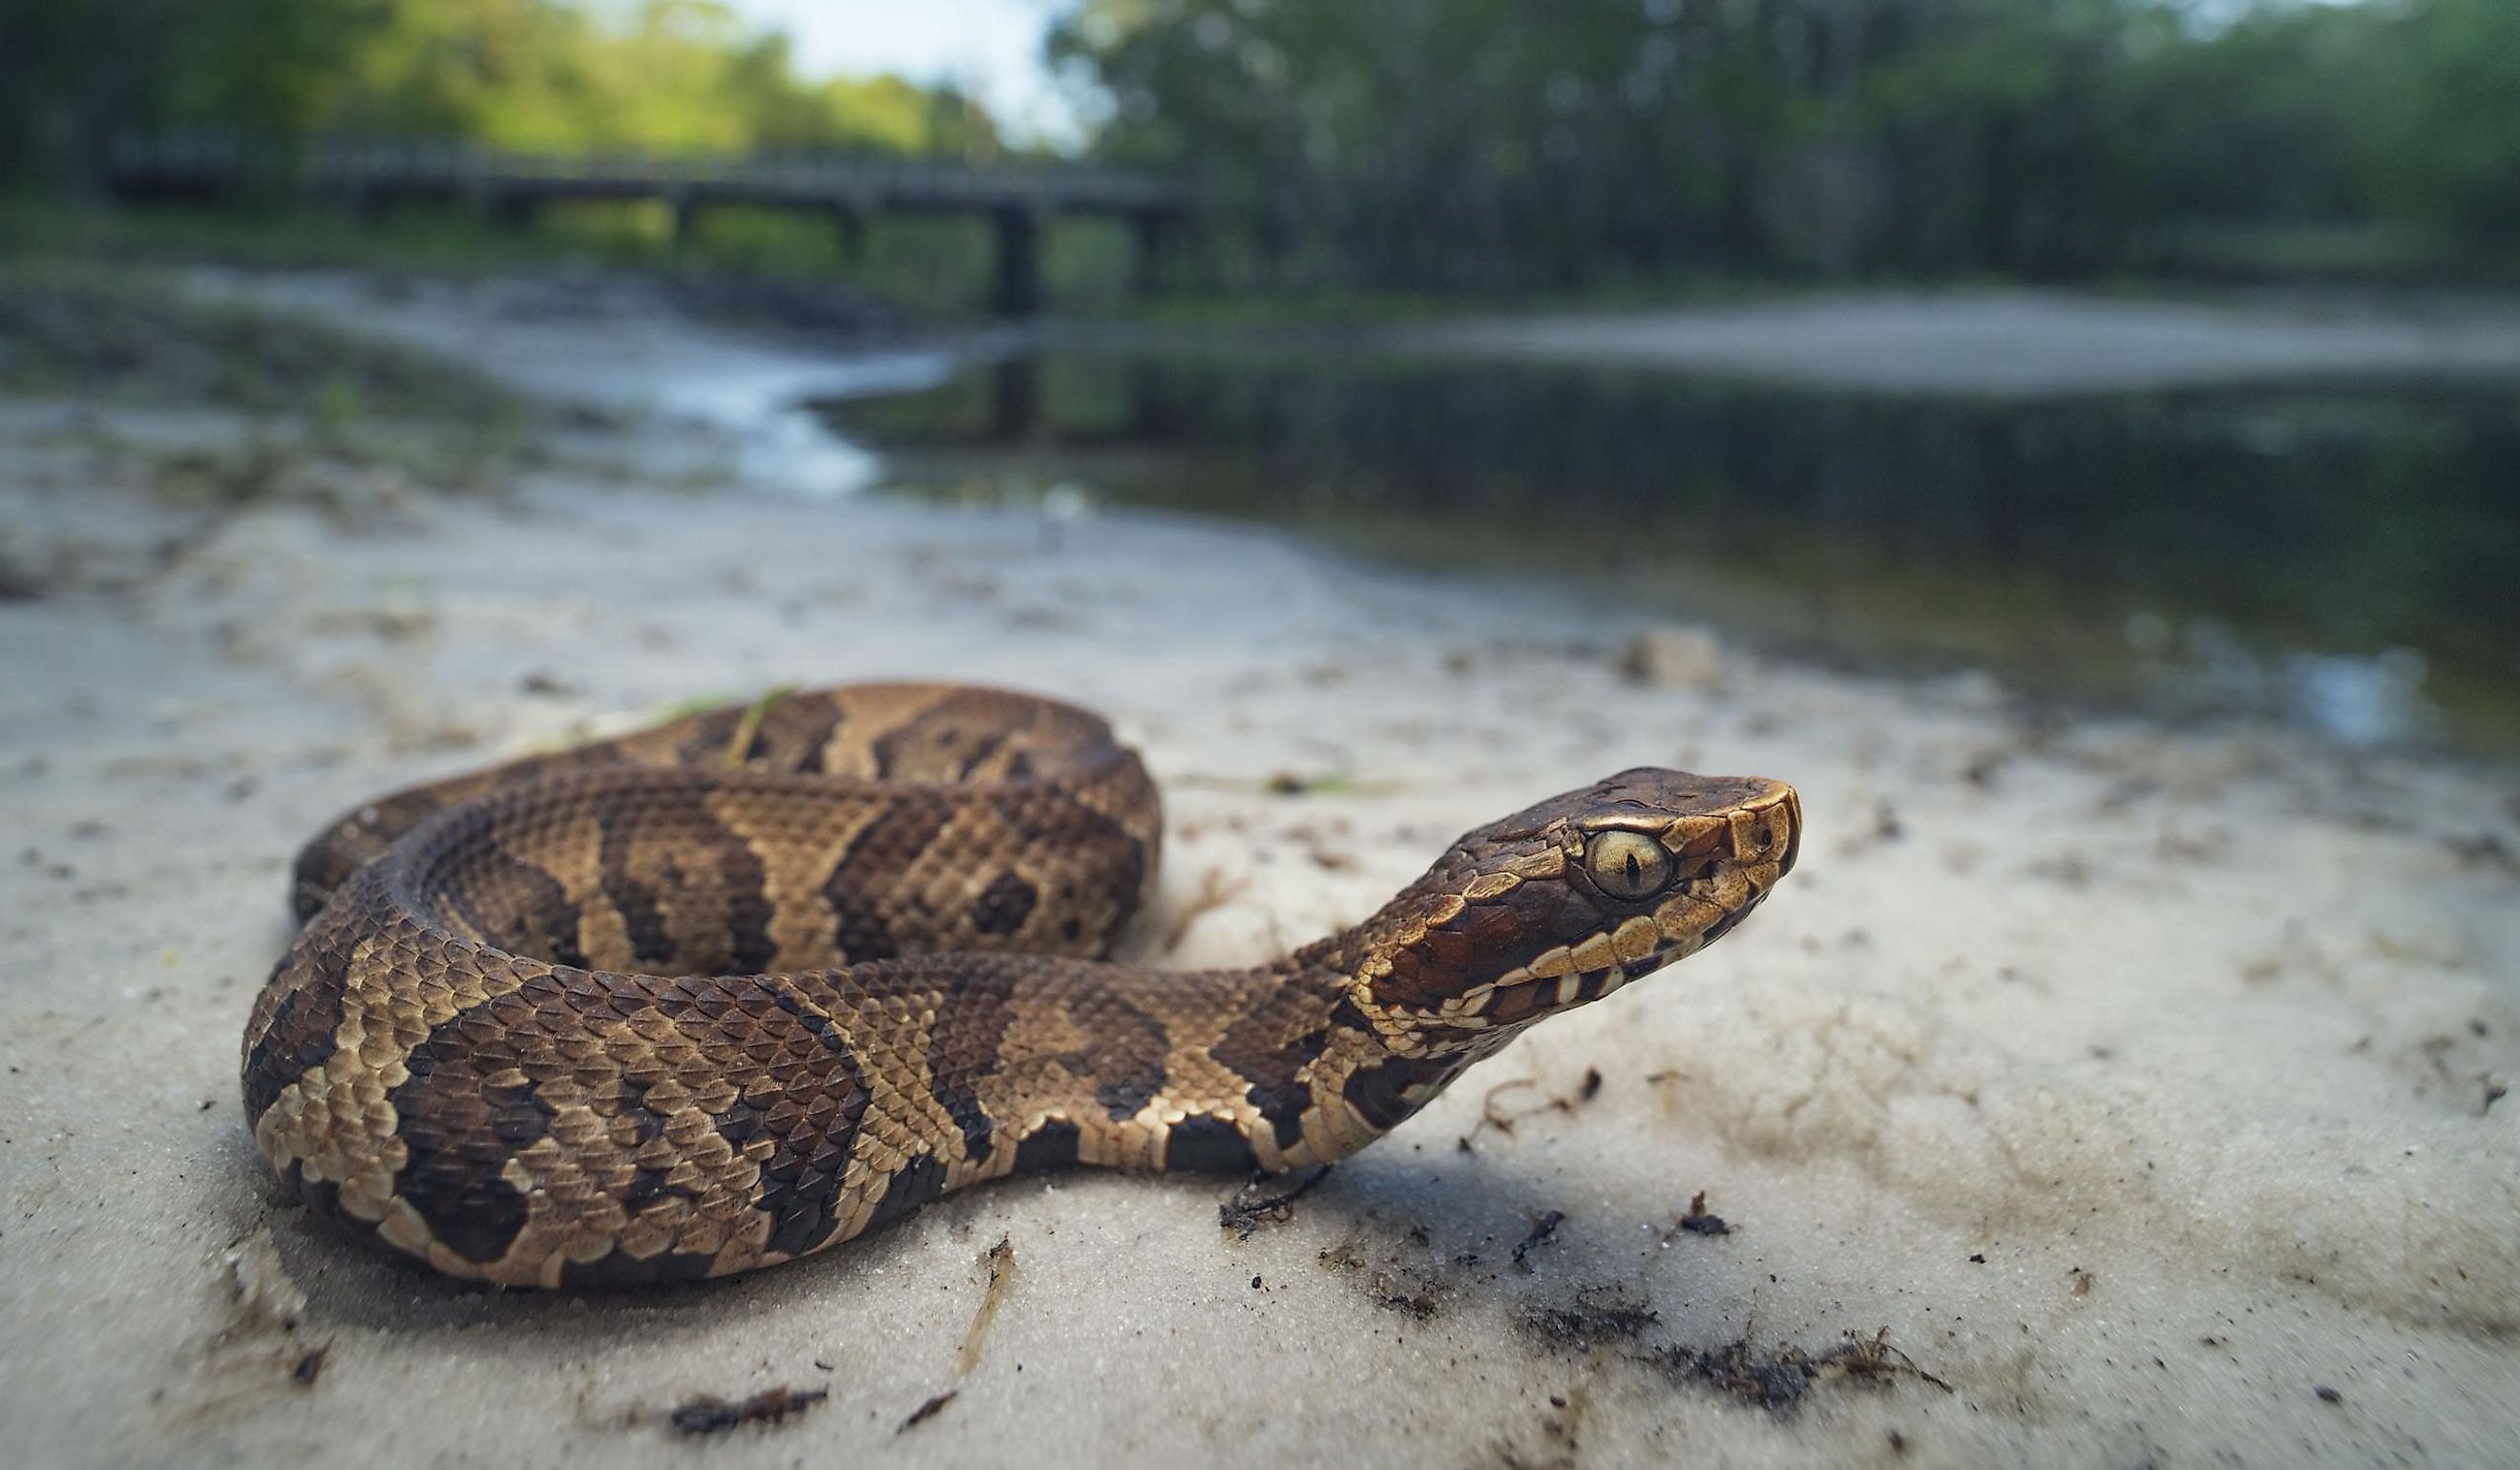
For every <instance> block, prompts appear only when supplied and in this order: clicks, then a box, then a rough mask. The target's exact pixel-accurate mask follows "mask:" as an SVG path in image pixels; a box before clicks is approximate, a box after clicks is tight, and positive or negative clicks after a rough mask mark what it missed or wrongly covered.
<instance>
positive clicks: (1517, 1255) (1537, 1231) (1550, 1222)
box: [1513, 1210, 1566, 1270]
mask: <svg viewBox="0 0 2520 1470" xmlns="http://www.w3.org/2000/svg"><path fill="white" fill-rule="evenodd" d="M1565 1221H1566V1212H1565V1211H1563V1210H1552V1211H1550V1212H1548V1213H1547V1214H1545V1215H1543V1216H1541V1217H1540V1218H1539V1219H1538V1220H1535V1221H1533V1222H1532V1223H1531V1233H1530V1234H1528V1235H1525V1236H1523V1237H1522V1240H1521V1242H1520V1243H1519V1244H1517V1245H1515V1246H1514V1248H1513V1264H1514V1265H1516V1266H1520V1267H1523V1268H1524V1269H1525V1270H1529V1269H1530V1268H1529V1266H1528V1264H1527V1263H1526V1262H1525V1261H1524V1260H1523V1258H1524V1257H1525V1256H1528V1255H1530V1254H1531V1253H1532V1252H1533V1251H1535V1250H1538V1249H1539V1248H1540V1247H1542V1246H1544V1245H1547V1244H1548V1243H1549V1241H1550V1237H1552V1236H1553V1235H1555V1234H1556V1233H1557V1227H1558V1226H1559V1225H1563V1224H1565Z"/></svg>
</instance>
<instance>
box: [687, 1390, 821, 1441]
mask: <svg viewBox="0 0 2520 1470" xmlns="http://www.w3.org/2000/svg"><path fill="white" fill-rule="evenodd" d="M830 1397H831V1394H830V1392H829V1391H827V1390H824V1389H791V1388H774V1389H763V1390H762V1391H761V1392H760V1393H757V1394H755V1395H753V1396H752V1397H751V1398H749V1399H741V1400H737V1401H734V1402H732V1403H730V1402H729V1401H727V1400H724V1399H720V1398H717V1397H715V1396H713V1395H704V1396H702V1397H700V1398H697V1399H694V1400H693V1401H692V1402H691V1403H686V1404H684V1405H683V1406H682V1407H680V1408H678V1409H675V1410H674V1414H673V1425H674V1429H675V1431H676V1432H677V1433H680V1434H724V1433H726V1432H727V1431H728V1430H730V1429H733V1428H735V1427H736V1426H738V1425H741V1424H776V1423H778V1422H779V1421H780V1420H782V1419H785V1418H787V1416H788V1415H789V1414H799V1413H803V1412H804V1411H805V1410H807V1409H809V1408H811V1407H813V1406H814V1405H815V1404H817V1403H822V1402H823V1401H824V1400H826V1399H828V1398H830Z"/></svg>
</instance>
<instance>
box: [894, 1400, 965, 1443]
mask: <svg viewBox="0 0 2520 1470" xmlns="http://www.w3.org/2000/svg"><path fill="white" fill-rule="evenodd" d="M962 1392H963V1391H962V1390H961V1389H947V1390H946V1391H945V1392H943V1393H941V1394H938V1395H935V1396H934V1397H932V1398H930V1399H929V1400H928V1401H927V1402H926V1403H922V1404H921V1405H919V1406H918V1407H917V1408H914V1409H912V1410H911V1411H910V1417H909V1418H907V1419H904V1420H902V1421H901V1427H900V1428H899V1429H896V1430H894V1431H893V1433H894V1434H908V1433H910V1432H911V1431H912V1430H914V1429H917V1428H918V1427H919V1426H920V1425H922V1424H924V1423H926V1422H927V1421H928V1420H930V1419H933V1418H935V1417H936V1416H937V1414H939V1413H940V1412H942V1411H943V1410H944V1407H945V1405H946V1404H948V1403H953V1402H954V1398H955V1396H956V1395H958V1394H960V1393H962Z"/></svg>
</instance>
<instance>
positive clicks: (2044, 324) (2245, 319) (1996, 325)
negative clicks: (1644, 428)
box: [1404, 289, 2520, 397]
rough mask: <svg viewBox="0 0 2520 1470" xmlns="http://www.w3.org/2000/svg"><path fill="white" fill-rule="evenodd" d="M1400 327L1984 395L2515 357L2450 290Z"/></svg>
mask: <svg viewBox="0 0 2520 1470" xmlns="http://www.w3.org/2000/svg"><path fill="white" fill-rule="evenodd" d="M1404 339H1405V340H1406V341H1407V342H1408V343H1409V344H1410V345H1413V346H1417V347H1419V348H1423V349H1430V350H1442V351H1456V352H1466V353H1474V354H1502V355H1507V356H1511V357H1517V358H1542V359H1557V360H1564V361H1571V362H1597V363H1614V364H1622V365H1628V366H1638V367H1656V368H1685V369H1689V370H1692V371H1698V372H1709V373H1721V374H1731V375H1737V376H1740V377H1744V378H1757V379H1778V380H1782V381H1788V382H1804V383H1811V384H1815V385H1819V386H1824V387H1855V388H1869V389H1886V390H1893V391H1921V392H1942V393H1954V392H1958V393H1981V394H1987V395H1990V396H1997V397H2030V396H2036V395H2040V394H2047V393H2084V392H2097V391H2108V390H2113V389H2136V388H2161V387H2177V386H2183V385H2191V384H2203V383H2220V382H2230V381H2238V380H2242V379H2283V378H2307V377H2338V376H2351V377H2356V378H2366V379H2377V378H2390V377H2417V378H2420V377H2439V376H2444V375H2453V374H2470V373H2489V374H2497V375H2503V376H2508V375H2509V374H2511V373H2513V372H2515V371H2520V312H2515V311H2514V310H2513V309H2512V308H2511V307H2510V306H2509V305H2507V304H2504V303H2491V304H2488V303H2479V302H2475V301H2461V300H2444V301H2442V302H2439V303H2436V304H2434V305H2433V306H2431V307H2430V308H2429V309H2419V308H2416V307H2414V306H2412V305H2411V304H2410V303H2408V302H2405V301H2399V302H2393V303H2392V304H2391V305H2390V307H2389V308H2388V309H2387V310H2385V311H2384V310H2380V309H2376V308H2370V307H2361V308H2358V307H2352V306H2348V307H2344V308H2330V309H2326V310H2319V311H2312V310H2307V309H2304V308H2302V307H2300V306H2297V305H2278V304H2261V305H2255V306H2239V305H2231V304H2205V303H2197V302H2183V301H2142V300H2121V299H2111V298H2108V297H2100V296H2089V295H2081V294H2076V293H2073V292H2067V291H2049V290H2015V289H2003V290H1996V289H1990V290H1960V291H1937V292H1913V293H1911V292H1877V291H1874V292H1851V293H1843V294H1831V295H1823V296H1815V297H1812V298H1810V299H1808V300H1801V301H1784V302H1759V303H1752V304H1748V305H1742V306H1722V307H1682V308H1677V309H1672V310H1663V311H1628V312H1619V313H1616V314H1605V315H1563V316H1541V317H1510V318H1503V319H1498V320H1491V321H1468V322H1455V323H1445V324H1440V325H1437V326H1433V327H1427V328H1422V329H1418V330H1417V331H1414V332H1411V333H1408V334H1404Z"/></svg>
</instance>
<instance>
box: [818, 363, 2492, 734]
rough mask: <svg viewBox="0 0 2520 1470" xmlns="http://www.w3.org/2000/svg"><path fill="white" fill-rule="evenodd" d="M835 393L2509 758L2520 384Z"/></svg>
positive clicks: (1362, 522) (1177, 373)
mask: <svg viewBox="0 0 2520 1470" xmlns="http://www.w3.org/2000/svg"><path fill="white" fill-rule="evenodd" d="M822 411H823V412H824V413H825V415H826V417H827V420H828V422H830V423H832V426H833V427H834V428H835V429H837V430H838V431H839V432H840V433H841V434H842V435H843V436H844V437H846V438H848V439H850V440H852V441H854V442H858V443H862V444H866V445H869V446H871V447H873V448H875V449H876V450H877V451H879V452H882V453H883V454H884V456H885V464H886V469H885V476H886V478H887V480H888V481H889V482H890V483H891V484H893V485H894V486H895V487H896V488H906V489H911V490H914V491H918V492H920V493H926V494H933V495H939V496H944V497H948V498H967V499H978V500H1002V499H1010V498H1024V497H1028V496H1037V495H1049V496H1052V497H1054V498H1055V499H1057V500H1058V501H1060V502H1063V503H1068V504H1074V503H1077V501H1078V498H1079V497H1080V496H1083V497H1086V498H1088V499H1091V498H1108V499H1111V500H1115V501H1119V502H1123V503H1128V504H1136V505H1146V506H1157V507H1164V508H1170V509H1176V510H1183V511H1193V512H1206V513H1214V514H1222V515H1229V516H1237V517H1243V518H1248V519H1252V520H1258V521H1266V522H1270V523H1273V524H1279V525H1284V526H1289V527H1293V528H1296V529H1298V530H1301V531H1303V532H1306V533H1311V534H1316V535H1320V536H1323V537H1326V538H1328V539H1329V540H1331V541H1333V542H1336V543H1338V544H1341V545H1343V546H1345V547H1348V548H1350V549H1352V550H1355V551H1359V552H1362V553H1365V554H1367V555H1368V556H1369V557H1377V558H1392V559H1395V560H1398V561H1401V562H1406V563H1410V564H1414V565H1419V566H1427V567H1437V568H1448V569H1459V570H1474V571H1490V570H1505V571H1516V572H1525V573H1531V574H1537V575H1541V576H1548V577H1558V578H1570V579H1577V580H1580V581H1582V582H1583V583H1585V584H1587V585H1588V586H1589V587H1591V588H1593V589H1595V590H1596V591H1597V592H1598V595H1599V596H1600V597H1601V598H1602V599H1604V600H1605V601H1608V602H1611V603H1614V604H1616V605H1617V606H1618V607H1619V609H1620V610H1621V611H1622V612H1623V613H1634V612H1637V611H1640V610H1649V611H1667V612H1668V613H1669V614H1671V615H1673V616H1676V617H1686V618H1692V619H1700V620H1704V621H1706V622H1709V623H1711V624H1713V625H1714V626H1716V627H1718V628H1720V629H1722V630H1723V631H1724V632H1726V633H1727V634H1728V635H1730V636H1732V637H1733V638H1735V639H1739V640H1745V641H1748V642H1750V643H1752V644H1754V645H1757V646H1766V647H1770V648H1778V649H1784V650H1790V651H1796V652H1800V653H1804V654H1818V655H1820V656H1823V657H1827V658H1830V659H1834V660H1841V661H1845V662H1850V663H1858V664H1889V665H1895V666H1902V667H1944V668H1957V667H1982V668H1988V669H1991V670H1994V671H1996V672H1998V673H2000V674H2002V675H2003V676H2004V677H2006V678H2007V679H2009V680H2011V681H2013V682H2015V683H2016V684H2018V685H2020V686H2022V687H2024V688H2027V689H2030V690H2036V691H2040V692H2043V693H2048V694H2053V695H2057V696H2061V697H2065V698H2069V699H2075V700H2097V701H2100V702H2103V703H2111V704H2134V705H2137V706H2139V707H2143V708H2146V709H2150V710H2153V711H2156V712H2161V713H2168V714H2173V715H2180V716H2209V715H2214V714H2220V713H2228V712H2233V711H2249V712H2254V713H2260V714H2271V715H2275V716H2278V717H2281V718H2286V719H2290V720H2294V721H2297V722H2300V723H2302V724H2305V725H2307V726H2310V727H2312V728H2315V729H2318V730H2319V731H2321V732H2322V733H2324V734H2326V735H2330V736H2332V737H2335V738H2337V739H2341V740H2346V741H2350V742H2356V743H2368V744H2390V743H2400V742H2408V741H2413V742H2432V741H2447V742H2449V743H2451V744H2453V745H2458V746H2466V747H2469V748H2472V749H2479V750H2487V751H2493V752H2498V753H2504V754H2507V753H2510V752H2512V751H2514V750H2520V382H2505V383H2499V384H2492V385H2479V384H2476V383H2465V384H2444V383H2409V382H2408V381H2406V380H2404V379H2397V380H2392V381H2389V382H2385V383H2367V382H2351V381H2342V382H2308V383H2304V382H2295V383H2286V384H2282V385H2273V386H2268V385H2261V386H2246V387H2218V388H2210V389H2193V388H2189V389H2177V390H2157V391H2143V392H2113V393H2106V394H2092V395H2081V396H2070V397H2051V398H2040V399H2030V400H2021V399H1992V398H1979V397H1963V396H1929V395H1898V394H1884V393H1877V392H1861V391H1846V390H1814V389H1806V388H1797V387H1791V386H1778V385H1773V384H1766V383H1750V382H1742V381H1734V380H1729V379H1708V378H1703V377H1692V376H1687V375H1683V374H1677V373H1671V372H1662V371H1645V370H1633V369H1596V368H1574V367H1559V366H1534V365H1516V364H1501V363H1494V362H1466V361H1460V360H1442V361H1428V360H1418V359H1406V358H1394V357H1385V356H1374V355H1355V354H1342V353H1336V352H1328V351H1316V352H1294V351H1268V352H1248V351H1237V352H1232V353H1228V352H1224V351H1215V350H1210V351H1196V352H1154V351H1148V350H1144V349H1137V350H1113V349H1094V348H1069V349H1062V350H1056V351H1049V352H1034V353H1030V354H1026V355H1020V356H1015V357H1010V358H1005V359H1002V360H998V361H994V362H989V363H983V364H978V365H975V366H972V367H969V368H967V369H966V370H964V371H962V372H960V373H959V374H957V375H955V376H953V377H951V378H950V379H948V380H946V381H945V382H943V383H942V384H941V385H938V386H934V387H929V388H924V389H919V390H915V391H910V392H905V393H900V394H895V395H892V396H888V397H877V398H867V399H853V400H849V401H845V402H834V403H831V404H827V405H823V406H822Z"/></svg>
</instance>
